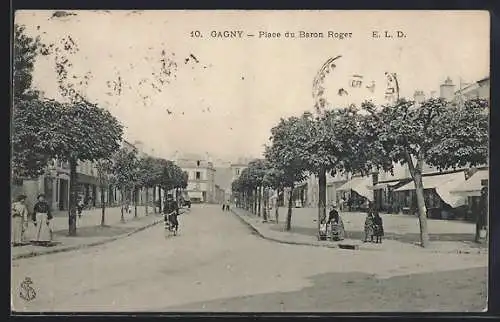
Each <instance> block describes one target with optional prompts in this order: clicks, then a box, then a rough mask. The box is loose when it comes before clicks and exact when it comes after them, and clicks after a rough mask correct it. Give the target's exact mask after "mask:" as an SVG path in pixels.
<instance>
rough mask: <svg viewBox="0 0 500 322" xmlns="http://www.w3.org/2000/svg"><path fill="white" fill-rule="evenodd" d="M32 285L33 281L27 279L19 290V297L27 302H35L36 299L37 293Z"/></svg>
mask: <svg viewBox="0 0 500 322" xmlns="http://www.w3.org/2000/svg"><path fill="white" fill-rule="evenodd" d="M32 284H33V281H32V280H31V278H30V277H26V278H25V279H24V281H23V282H22V283H21V287H20V288H21V289H20V290H19V297H21V298H22V299H23V300H25V301H27V302H29V301H33V300H34V299H35V298H36V291H35V289H34V288H33V287H31V285H32Z"/></svg>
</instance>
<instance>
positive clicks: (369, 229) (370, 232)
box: [364, 210, 373, 243]
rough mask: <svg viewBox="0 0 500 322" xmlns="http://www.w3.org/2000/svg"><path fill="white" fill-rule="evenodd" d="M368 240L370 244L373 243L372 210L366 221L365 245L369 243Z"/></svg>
mask: <svg viewBox="0 0 500 322" xmlns="http://www.w3.org/2000/svg"><path fill="white" fill-rule="evenodd" d="M368 238H370V242H373V213H372V211H371V210H369V211H368V214H367V215H366V219H365V240H364V242H365V243H366V242H368Z"/></svg>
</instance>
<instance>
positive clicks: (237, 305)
mask: <svg viewBox="0 0 500 322" xmlns="http://www.w3.org/2000/svg"><path fill="white" fill-rule="evenodd" d="M275 274H276V278H280V275H279V274H278V272H276V273H275ZM310 280H311V283H312V284H313V285H312V286H310V287H306V288H303V289H302V290H300V291H294V292H286V293H283V292H276V293H267V294H258V295H250V296H241V297H234V298H228V299H221V300H213V301H206V302H197V303H191V304H188V305H183V306H179V307H171V308H167V309H166V310H165V311H177V312H180V311H204V312H206V311H217V312H249V311H254V312H304V311H316V312H318V311H321V312H362V311H363V312H368V311H371V312H381V311H385V312H394V311H404V312H437V311H440V312H442V311H454V312H467V311H468V312H470V311H476V312H479V311H482V310H483V309H484V308H485V307H486V303H487V291H486V287H487V286H486V284H487V268H486V267H483V268H472V269H465V270H454V271H446V272H432V273H425V274H412V275H404V276H396V277H391V278H388V279H377V278H376V276H375V275H370V274H364V273H358V272H350V273H328V274H320V275H315V276H313V277H311V278H310Z"/></svg>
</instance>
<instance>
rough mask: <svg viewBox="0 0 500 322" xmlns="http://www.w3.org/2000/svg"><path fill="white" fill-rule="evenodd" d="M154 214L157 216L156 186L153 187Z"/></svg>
mask: <svg viewBox="0 0 500 322" xmlns="http://www.w3.org/2000/svg"><path fill="white" fill-rule="evenodd" d="M153 213H155V214H156V186H153Z"/></svg>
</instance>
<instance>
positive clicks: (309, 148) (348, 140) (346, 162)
mask: <svg viewBox="0 0 500 322" xmlns="http://www.w3.org/2000/svg"><path fill="white" fill-rule="evenodd" d="M300 121H301V124H302V132H301V133H303V135H304V138H303V140H304V145H305V149H306V153H303V154H302V158H303V162H304V164H306V168H307V170H308V172H309V173H313V174H315V175H316V176H317V177H318V181H319V198H318V231H319V228H320V224H321V223H322V222H324V221H325V220H326V174H327V173H330V174H331V175H332V176H335V175H336V174H337V173H344V172H354V171H356V172H358V171H361V172H364V170H366V169H365V167H366V163H365V162H362V161H363V160H365V159H364V158H363V157H362V156H361V155H362V154H363V151H360V149H358V141H359V139H358V115H357V113H356V110H355V109H354V107H353V106H351V107H349V108H343V109H332V110H325V111H324V113H322V114H321V115H319V116H317V117H315V118H313V116H312V114H311V113H308V112H306V113H304V114H303V115H302V117H301V119H300ZM318 238H319V234H318Z"/></svg>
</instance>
